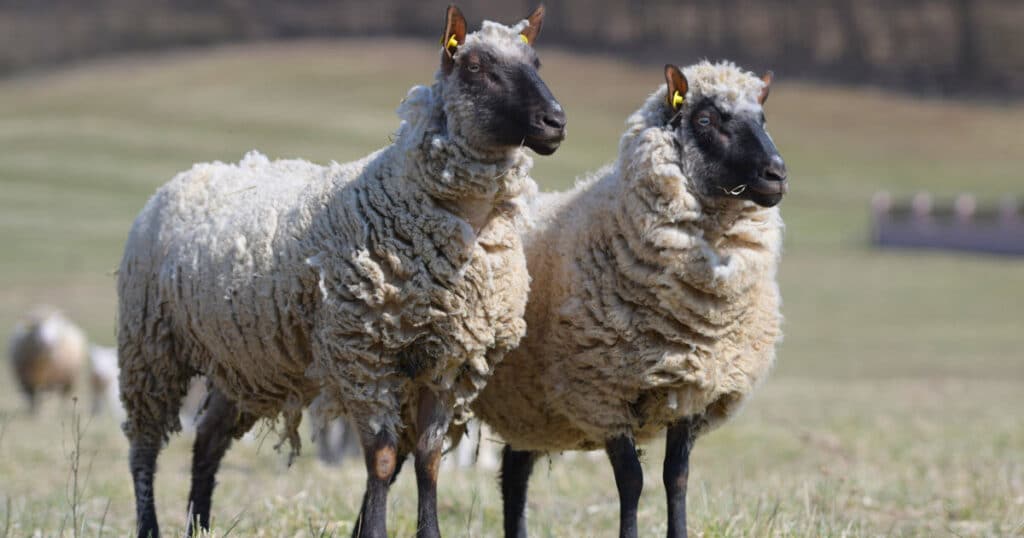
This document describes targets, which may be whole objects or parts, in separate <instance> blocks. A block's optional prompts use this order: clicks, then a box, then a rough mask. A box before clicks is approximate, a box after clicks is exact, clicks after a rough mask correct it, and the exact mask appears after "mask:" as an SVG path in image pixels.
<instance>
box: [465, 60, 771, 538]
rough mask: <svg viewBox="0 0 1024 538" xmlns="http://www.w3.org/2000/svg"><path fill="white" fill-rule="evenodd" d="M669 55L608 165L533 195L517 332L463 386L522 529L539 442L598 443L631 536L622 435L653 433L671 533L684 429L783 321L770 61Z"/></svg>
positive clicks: (512, 521)
mask: <svg viewBox="0 0 1024 538" xmlns="http://www.w3.org/2000/svg"><path fill="white" fill-rule="evenodd" d="M683 71H684V72H685V76H684V72H680V70H679V69H678V68H676V67H674V66H666V79H667V85H666V87H662V88H661V89H660V90H659V91H657V92H656V93H655V94H653V95H652V96H651V97H650V98H649V99H648V100H647V102H646V103H645V104H644V105H643V107H642V108H640V110H639V111H637V112H636V113H635V114H633V115H632V116H631V117H630V118H629V120H628V121H627V130H626V133H625V134H624V135H623V137H622V139H621V142H620V145H619V157H618V160H617V161H616V163H615V165H614V166H613V167H611V168H610V169H606V170H604V171H602V172H600V173H598V175H596V176H595V177H593V178H591V179H590V180H588V181H585V182H583V183H581V184H580V185H578V186H577V187H576V188H575V189H573V190H571V191H569V192H566V193H557V194H550V195H541V196H540V197H539V198H538V200H537V203H536V210H535V213H534V215H533V218H534V221H535V222H536V227H535V228H534V229H533V230H532V231H531V232H529V234H528V235H527V236H526V237H525V239H524V245H525V248H526V251H527V260H528V267H529V270H530V274H531V276H532V278H533V281H532V285H531V287H532V291H531V295H530V301H529V304H528V306H527V314H526V319H527V327H528V332H527V336H526V337H525V338H524V339H523V341H522V343H521V345H520V347H519V348H518V349H516V350H515V351H514V352H512V353H510V354H509V355H508V356H507V357H506V358H505V360H504V361H503V362H502V363H501V364H499V365H498V367H497V368H496V371H495V374H494V376H493V377H492V379H491V380H490V382H489V383H488V385H487V387H486V388H485V389H484V391H483V393H482V394H481V395H480V397H479V398H478V399H477V400H476V402H475V403H474V406H473V407H474V409H475V411H476V412H477V415H478V416H479V417H480V418H481V419H483V420H484V421H485V422H486V423H487V424H489V425H490V426H491V427H493V428H494V430H495V431H496V432H497V433H498V434H499V435H500V436H501V437H502V438H503V439H504V440H505V441H506V442H507V443H508V445H507V446H506V447H505V451H504V455H503V462H502V470H501V487H502V494H503V497H504V503H505V530H506V536H510V537H514V536H524V535H525V533H526V526H525V503H526V486H527V480H528V479H529V475H530V471H531V468H532V466H533V462H534V460H535V459H536V457H537V455H538V454H539V453H544V452H551V451H563V450H588V449H594V448H604V449H605V450H606V452H607V454H608V456H609V459H610V460H611V463H612V467H613V469H614V472H615V480H616V484H617V486H618V489H619V496H620V509H621V522H620V534H621V535H622V536H636V534H637V528H636V509H637V501H638V499H639V496H640V491H641V488H642V486H643V474H642V470H641V468H640V462H639V460H638V458H637V452H636V448H635V443H637V442H643V441H647V440H650V439H651V438H653V437H654V436H655V435H658V434H660V433H661V432H664V431H665V430H666V429H667V431H668V433H667V455H666V459H665V466H664V481H665V486H666V489H667V490H668V504H669V527H668V528H669V535H670V536H684V535H685V533H686V512H685V496H686V476H687V469H688V465H689V463H688V461H689V452H690V448H691V447H692V445H693V442H694V440H695V438H696V437H697V436H698V435H699V434H701V433H703V432H704V431H707V429H708V428H710V427H713V426H715V425H717V424H719V423H720V422H722V421H723V420H725V419H726V418H728V417H729V416H730V415H732V414H733V413H734V412H735V411H736V410H737V408H738V407H739V405H740V404H741V402H743V401H744V400H745V399H746V397H747V396H748V395H749V394H750V393H751V391H753V390H754V388H755V386H756V385H757V384H758V383H759V382H760V381H761V380H762V379H763V378H764V376H765V375H766V374H767V373H768V371H769V369H770V368H771V366H772V364H773V362H774V360H775V346H776V343H777V342H778V341H779V340H780V338H781V331H780V323H781V320H782V318H781V315H780V313H779V303H780V298H779V290H778V286H777V283H776V269H777V265H778V262H779V258H780V249H781V245H782V228H783V226H782V220H781V218H780V216H779V211H778V209H777V208H776V207H775V205H776V204H778V203H779V201H780V200H781V199H782V196H783V194H784V193H785V192H786V185H787V184H786V169H785V165H784V163H783V161H782V158H781V157H780V156H779V153H778V151H777V149H776V148H775V145H774V144H773V143H772V140H771V138H770V137H769V136H768V134H767V132H766V131H765V127H764V114H763V111H762V104H763V103H764V101H765V98H766V97H767V94H768V85H769V82H770V77H766V78H765V79H763V80H762V79H759V78H757V77H755V76H753V75H751V74H749V73H747V72H744V71H742V70H740V69H739V68H737V67H736V66H735V65H733V64H731V63H720V64H710V63H707V62H705V63H700V64H697V65H694V66H691V67H688V68H686V69H685V70H683Z"/></svg>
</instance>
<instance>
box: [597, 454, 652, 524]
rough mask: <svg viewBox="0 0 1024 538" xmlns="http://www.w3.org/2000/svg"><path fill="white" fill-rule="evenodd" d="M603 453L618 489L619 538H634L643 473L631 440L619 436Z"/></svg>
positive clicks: (642, 485) (642, 487) (642, 486)
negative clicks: (610, 466)
mask: <svg viewBox="0 0 1024 538" xmlns="http://www.w3.org/2000/svg"><path fill="white" fill-rule="evenodd" d="M605 452H607V453H608V459H609V460H610V461H611V463H612V470H613V471H614V472H615V485H616V486H618V488H619V537H620V538H636V536H637V524H636V510H637V504H638V503H639V502H640V492H641V491H643V489H644V471H643V468H641V467H640V458H639V456H637V453H636V445H635V444H634V443H633V438H632V437H629V436H625V435H622V436H619V437H616V438H614V439H610V440H608V442H606V443H605Z"/></svg>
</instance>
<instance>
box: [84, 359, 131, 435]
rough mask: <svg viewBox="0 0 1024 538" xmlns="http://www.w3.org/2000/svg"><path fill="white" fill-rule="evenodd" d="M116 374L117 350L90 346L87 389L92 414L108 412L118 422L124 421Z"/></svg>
mask: <svg viewBox="0 0 1024 538" xmlns="http://www.w3.org/2000/svg"><path fill="white" fill-rule="evenodd" d="M117 374H118V368H117V349H115V348H112V347H106V346H99V345H95V344H93V345H90V346H89V388H90V389H91V393H92V394H91V396H92V413H93V414H94V415H98V414H100V413H102V412H104V411H108V412H110V413H111V414H112V415H113V416H114V417H115V418H117V419H118V420H123V419H124V408H123V407H121V391H120V390H119V387H118V385H117Z"/></svg>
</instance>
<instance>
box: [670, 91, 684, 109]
mask: <svg viewBox="0 0 1024 538" xmlns="http://www.w3.org/2000/svg"><path fill="white" fill-rule="evenodd" d="M683 101H685V99H683V96H682V95H679V92H678V91H677V92H675V93H673V94H672V110H679V107H681V106H683Z"/></svg>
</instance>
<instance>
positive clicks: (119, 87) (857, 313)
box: [0, 40, 1024, 536]
mask: <svg viewBox="0 0 1024 538" xmlns="http://www.w3.org/2000/svg"><path fill="white" fill-rule="evenodd" d="M541 52H542V56H543V57H544V62H545V67H544V71H543V74H544V76H545V78H546V79H547V80H548V82H549V84H550V86H551V88H552V91H553V92H554V93H555V95H556V96H558V97H559V99H560V101H561V102H562V104H563V105H564V106H565V108H566V110H567V112H568V114H569V122H570V123H569V138H568V140H567V141H566V143H565V145H564V146H563V148H562V149H560V150H559V152H558V153H556V154H555V155H554V156H553V157H550V158H541V157H537V158H536V167H535V176H536V177H537V178H538V180H539V181H540V182H541V184H542V186H543V187H544V188H545V189H555V188H563V187H565V186H567V185H570V184H571V183H572V181H573V180H574V178H576V177H578V176H581V175H583V174H585V173H586V172H587V171H589V170H593V169H595V168H597V167H598V166H599V165H601V164H603V163H605V162H607V161H610V160H611V159H613V158H614V155H615V150H616V145H617V140H618V136H619V134H620V133H621V131H622V126H623V121H624V120H625V118H626V116H627V115H628V114H629V113H630V112H631V111H632V110H633V109H635V108H636V107H637V106H639V104H640V103H641V102H642V100H643V99H644V98H645V96H646V95H647V94H648V93H649V92H651V91H653V90H654V89H655V87H656V86H657V85H658V84H659V83H661V80H662V79H661V73H660V69H659V68H657V66H646V67H637V66H629V65H625V64H622V63H618V62H615V61H611V60H607V59H603V58H599V57H593V56H575V55H570V54H564V53H558V52H553V51H548V50H542V51H541ZM652 60H657V61H666V60H667V61H671V60H672V59H671V58H665V59H661V58H654V59H652ZM435 62H436V51H435V50H434V49H433V47H432V45H431V44H429V43H420V42H400V41H378V40H359V41H339V42H315V41H314V42H296V43H290V44H286V45H258V46H248V47H245V48H242V47H225V48H217V49H210V50H199V51H193V52H185V53H174V54H166V55H159V56H143V57H130V58H124V59H120V60H113V61H106V62H99V63H91V64H87V65H82V66H78V67H74V68H71V69H67V70H64V71H60V72H54V73H44V74H37V75H33V76H28V77H23V78H18V79H12V80H6V81H0V148H3V151H0V252H4V253H5V254H4V255H3V256H0V337H2V338H4V339H6V337H7V335H8V334H9V330H10V327H11V326H12V325H13V323H14V321H15V319H16V318H17V317H18V316H19V315H21V314H22V313H24V312H25V311H26V310H27V309H28V308H29V307H30V306H31V305H33V304H36V303H41V302H45V303H51V304H56V305H59V306H61V307H63V308H64V309H66V310H67V311H68V312H69V313H70V315H71V316H72V317H73V318H74V319H76V320H78V321H79V322H80V323H81V324H82V325H83V326H84V327H85V328H86V329H87V330H88V332H89V333H90V336H91V338H92V339H93V340H95V341H98V342H100V343H104V344H111V343H113V319H114V305H115V296H114V281H113V276H112V272H113V270H114V268H115V267H116V266H117V263H118V260H119V256H120V251H121V247H122V244H123V241H124V238H125V236H126V234H127V230H128V227H129V225H130V223H131V220H132V218H133V217H134V215H135V214H136V213H137V212H138V210H139V209H140V208H141V207H142V205H143V204H144V203H145V200H146V199H147V197H148V196H149V195H150V194H151V193H152V192H153V190H154V189H155V188H156V187H157V186H158V185H159V184H161V183H163V182H164V181H166V180H167V179H169V178H170V177H171V176H172V175H173V174H174V173H176V172H177V171H180V170H182V169H185V168H187V167H189V166H190V165H191V163H193V162H195V161H203V160H212V159H220V160H224V161H237V160H238V159H239V158H240V157H241V156H242V154H243V153H244V152H245V151H247V150H249V149H252V148H259V149H260V150H262V151H264V152H266V153H268V154H269V155H271V156H274V157H295V156H299V157H304V158H308V159H311V160H315V161H320V162H327V161H329V160H338V161H345V160H349V159H352V158H355V157H358V156H361V155H363V154H365V153H367V152H369V151H371V150H373V149H375V148H377V147H380V146H382V145H384V144H385V143H386V142H387V138H388V135H389V134H390V133H391V132H392V131H393V130H394V129H395V128H396V127H397V120H396V119H395V117H394V108H395V107H396V105H397V104H398V102H399V100H401V98H402V97H403V96H404V95H405V91H406V89H407V88H408V87H409V86H411V85H412V84H415V83H427V82H429V81H430V78H431V76H432V73H433V70H434V65H435ZM781 78H782V80H781V82H779V83H778V84H777V87H775V88H774V89H773V91H772V96H771V99H770V100H769V104H768V107H767V113H768V116H769V126H770V129H771V131H772V135H773V137H774V138H775V140H776V142H777V143H778V145H779V148H780V149H781V151H782V152H783V155H784V156H785V158H786V161H787V164H788V165H789V168H790V176H791V178H792V184H791V187H792V188H791V191H792V193H791V195H790V196H789V197H788V198H787V199H786V201H785V202H784V203H783V214H784V216H785V219H786V222H787V226H788V227H787V234H786V252H785V256H784V260H783V266H782V271H781V276H780V278H781V281H782V286H783V297H784V300H785V305H784V312H785V314H786V325H785V333H786V340H785V342H784V344H783V346H782V348H781V351H780V355H779V357H780V358H779V364H778V367H777V368H776V371H775V372H774V374H773V376H772V377H771V378H770V379H769V380H768V381H767V382H766V383H765V385H764V386H763V387H762V389H761V390H760V392H759V393H758V395H757V396H756V397H755V398H754V399H753V400H752V401H751V403H750V404H749V405H748V407H747V408H746V410H745V411H744V413H743V414H742V415H741V416H740V417H739V418H738V419H736V420H735V421H733V422H731V423H729V424H727V425H725V426H724V427H722V428H721V429H720V430H718V431H716V432H714V433H712V434H710V435H709V436H707V437H706V438H704V439H702V440H701V441H700V442H698V444H697V448H696V449H695V454H694V461H693V465H692V468H693V473H692V476H691V488H690V491H691V493H690V499H689V508H690V530H691V532H693V533H694V534H695V535H703V536H735V535H756V536H760V535H771V534H774V535H782V536H883V535H909V536H935V535H951V536H952V535H956V536H1005V535H1024V427H1022V425H1024V423H1022V421H1021V418H1020V417H1021V410H1022V409H1024V351H1022V348H1024V335H1022V333H1021V330H1022V328H1024V308H1022V307H1021V304H1020V300H1021V298H1022V297H1024V296H1022V293H1024V264H1022V262H1021V261H1020V260H1012V259H1000V258H990V257H974V256H968V255H960V254H948V253H929V254H920V253H903V252H879V251H875V250H871V249H869V248H868V247H867V229H868V228H867V226H868V200H869V198H870V196H871V194H872V193H873V192H875V191H876V190H879V189H887V190H890V191H892V192H894V193H897V194H908V193H911V192H914V191H916V190H923V189H927V190H930V191H932V192H935V193H937V194H939V195H944V196H952V195H954V194H956V193H959V192H974V193H977V194H979V195H980V196H982V197H989V198H995V197H997V196H1000V195H1002V194H1006V193H1016V194H1024V193H1021V187H1020V185H1021V184H1020V181H1021V173H1022V168H1024V158H1022V156H1024V138H1022V137H1021V136H1020V133H1021V130H1020V126H1021V125H1024V107H1022V106H1020V105H1005V106H994V105H971V104H964V103H958V102H954V101H919V100H913V99H910V98H907V97H902V96H894V95H890V94H885V93H880V92H872V91H866V90H857V91H852V90H844V89H836V88H825V87H818V86H810V85H803V84H793V83H787V82H786V81H785V78H784V74H783V77H781ZM21 409H22V402H21V401H20V399H19V397H18V395H17V393H16V392H15V390H14V386H13V383H12V381H11V379H10V375H9V373H8V372H7V370H6V368H5V369H3V371H2V373H0V536H6V535H10V536H30V535H33V534H39V535H43V536H51V535H55V534H58V533H61V530H62V529H63V534H66V535H72V534H73V533H72V531H71V530H70V526H71V524H70V519H69V518H70V517H71V513H72V512H71V510H70V506H69V501H68V495H67V488H66V486H67V481H68V478H69V475H70V474H71V473H70V464H69V454H70V453H71V451H72V449H73V445H74V443H73V441H74V439H75V436H74V435H72V434H71V432H70V428H71V416H72V415H71V410H70V406H67V405H65V406H60V405H59V404H57V402H55V401H51V402H49V405H47V406H46V408H45V409H44V410H43V413H42V416H41V417H40V418H37V419H32V418H30V417H27V416H25V415H24V414H23V413H22V411H21ZM273 443H274V439H273V438H270V439H267V440H266V442H265V443H263V444H260V443H248V444H246V443H241V444H239V445H237V446H236V447H235V448H234V449H233V450H232V451H231V452H230V453H229V455H228V456H227V458H226V459H225V464H224V468H223V470H222V472H221V475H220V482H221V485H220V486H219V489H218V492H217V495H216V497H215V503H214V519H215V527H216V533H217V535H218V536H223V535H224V533H225V532H226V531H227V530H228V529H229V528H230V527H232V524H233V523H234V522H235V520H236V519H237V525H236V526H235V527H234V528H233V530H232V531H231V534H232V535H235V536H260V535H262V536H307V535H319V534H320V531H321V530H324V531H325V533H326V535H331V534H332V533H333V534H334V535H345V534H347V533H348V532H349V530H350V528H351V524H352V519H353V517H354V513H355V510H356V508H357V506H358V500H359V499H358V495H359V493H360V490H361V488H362V484H363V471H362V469H361V468H360V466H359V465H355V464H350V465H346V466H343V467H342V468H340V469H325V468H322V467H320V466H319V464H318V463H316V461H315V459H314V458H313V457H312V455H311V453H310V451H309V450H307V451H306V452H305V453H304V454H303V456H302V457H301V458H300V459H299V460H298V461H297V462H296V464H295V465H294V466H293V467H292V468H291V469H285V467H284V464H283V457H282V456H280V455H278V454H276V453H275V452H274V451H273V450H272V448H271V446H272V445H273ZM189 445H190V439H189V437H188V436H179V437H177V438H175V439H174V440H172V442H171V444H170V446H169V448H168V449H167V450H166V451H165V452H164V455H163V456H162V458H161V460H160V469H161V470H160V473H158V480H157V497H158V507H159V510H160V515H161V518H162V523H163V524H164V527H165V530H168V531H172V532H174V531H177V530H180V527H181V526H182V523H183V522H184V517H185V516H184V511H185V506H184V499H185V495H186V493H187V487H188V480H187V470H188V466H189V460H188V456H189ZM307 446H308V443H307ZM81 454H82V458H83V459H82V461H83V462H85V463H84V464H83V465H82V467H81V468H82V471H80V473H79V475H80V479H84V478H85V475H88V480H87V481H86V487H85V490H84V493H83V495H82V496H81V499H82V502H81V508H82V509H83V510H84V513H85V516H84V519H85V521H84V529H85V534H84V535H87V536H95V535H96V534H97V533H98V531H99V527H100V525H101V521H102V525H103V528H104V532H105V534H106V535H108V536H109V535H116V536H121V535H125V534H127V533H129V532H130V529H131V528H132V525H133V520H134V513H133V502H132V492H131V484H130V482H129V478H128V472H127V463H126V443H125V441H124V439H123V437H122V436H121V435H120V434H119V432H118V430H117V427H116V425H115V424H114V423H113V421H112V420H111V419H109V418H98V419H96V420H95V421H93V422H91V423H89V424H88V427H87V428H86V431H85V434H84V436H83V437H82V439H81ZM661 454H662V449H661V447H660V446H659V445H652V446H650V447H648V449H647V452H646V455H645V471H646V473H647V476H646V488H645V492H644V495H643V498H642V499H641V512H640V523H641V528H642V532H641V534H643V535H658V534H662V533H664V530H665V521H664V513H665V508H664V501H663V495H664V492H663V489H662V488H661V484H660V472H661V466H660V458H661ZM406 474H407V475H411V473H406ZM616 499H617V497H616V494H615V488H614V482H613V480H612V478H611V473H610V470H609V469H608V465H607V464H606V463H605V462H604V461H603V460H602V459H600V458H598V459H596V460H591V459H587V458H576V459H574V460H572V461H564V460H563V459H561V458H558V457H556V458H553V459H552V461H551V463H550V465H547V464H541V465H538V467H537V471H536V474H535V479H534V480H533V482H532V484H531V502H530V525H531V530H532V531H533V534H534V535H536V536H581V535H599V536H607V535H613V534H614V529H615V525H616V522H617V500H616ZM390 502H391V504H390V507H389V509H390V528H391V530H392V532H393V533H394V534H395V535H397V536H408V535H410V534H412V533H413V532H414V530H415V512H416V511H415V488H414V484H413V480H411V477H410V476H403V477H402V479H401V480H400V481H399V483H398V485H397V486H396V489H395V490H394V492H393V494H392V496H391V501H390ZM439 503H440V509H441V513H442V530H443V531H444V532H445V533H446V535H449V536H463V535H472V536H495V535H498V534H499V533H500V500H499V498H498V494H497V490H496V483H495V481H494V480H493V477H492V476H491V474H490V473H489V472H483V471H470V472H454V473H446V474H445V475H444V476H443V479H442V484H441V493H440V500H439ZM105 511H107V513H106V515H105V516H104V512H105ZM5 529H7V530H5Z"/></svg>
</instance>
